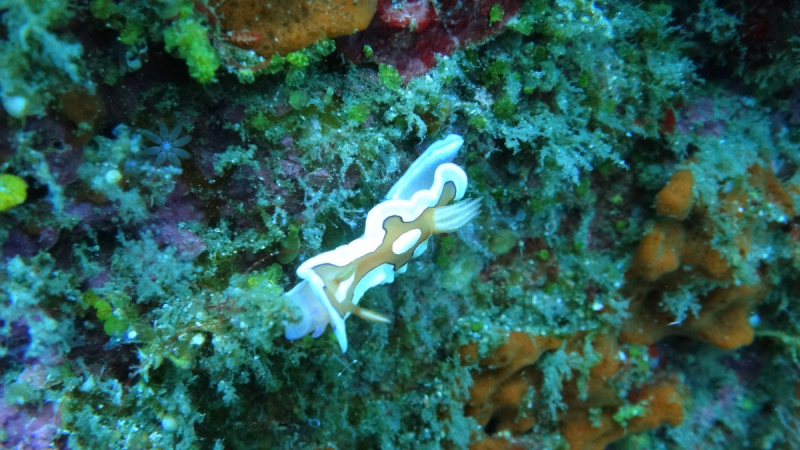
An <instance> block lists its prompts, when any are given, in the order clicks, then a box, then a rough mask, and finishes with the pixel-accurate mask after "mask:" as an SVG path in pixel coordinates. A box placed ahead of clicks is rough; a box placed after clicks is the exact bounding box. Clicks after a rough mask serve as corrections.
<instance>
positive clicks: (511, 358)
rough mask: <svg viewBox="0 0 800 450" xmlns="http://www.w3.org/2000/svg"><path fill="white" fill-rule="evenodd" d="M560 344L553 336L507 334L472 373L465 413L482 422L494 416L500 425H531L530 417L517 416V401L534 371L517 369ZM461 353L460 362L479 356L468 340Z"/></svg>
mask: <svg viewBox="0 0 800 450" xmlns="http://www.w3.org/2000/svg"><path fill="white" fill-rule="evenodd" d="M560 345H561V340H560V339H556V338H550V337H544V336H528V335H527V334H525V333H521V332H516V331H515V332H512V333H511V334H509V336H508V341H507V342H506V343H505V344H503V345H501V346H500V347H498V348H497V350H495V351H494V352H493V353H492V355H491V356H490V357H488V358H487V359H484V360H482V361H480V363H479V367H480V368H481V370H480V372H478V373H476V374H474V375H473V378H472V380H473V383H472V387H471V388H470V390H469V394H470V395H469V396H470V401H469V403H467V406H466V408H465V413H466V414H467V415H468V416H472V417H474V418H475V420H477V421H478V423H479V424H480V425H481V426H484V425H486V424H487V423H489V419H491V418H492V417H493V416H494V417H495V418H496V419H498V420H500V421H501V422H502V424H501V426H500V427H499V429H513V430H518V431H523V430H527V429H530V427H532V426H533V423H532V422H530V419H527V420H525V419H523V420H519V421H517V420H516V419H517V412H518V411H519V403H520V402H521V400H522V398H523V397H524V396H525V394H526V393H527V391H528V386H530V385H532V384H533V382H534V380H533V378H532V377H534V376H535V374H534V371H533V370H531V371H520V369H522V368H523V367H525V366H529V365H531V364H533V363H535V362H536V361H537V360H538V359H539V357H540V356H541V355H542V353H544V352H546V351H548V350H554V349H556V348H558V347H559V346H560ZM460 353H461V360H462V363H463V364H471V363H474V362H475V361H476V360H477V359H478V346H477V344H474V343H473V344H468V345H466V346H464V347H462V348H461V351H460ZM523 422H524V423H523Z"/></svg>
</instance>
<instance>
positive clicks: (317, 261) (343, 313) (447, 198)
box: [284, 134, 481, 353]
mask: <svg viewBox="0 0 800 450" xmlns="http://www.w3.org/2000/svg"><path fill="white" fill-rule="evenodd" d="M463 144H464V139H462V138H461V136H458V135H455V134H451V135H449V136H447V137H446V138H445V139H442V140H440V141H436V142H434V143H433V144H432V145H431V146H430V147H428V149H427V150H425V153H423V154H422V155H420V157H419V158H417V160H416V161H414V163H413V164H411V166H410V167H409V168H408V170H407V171H406V173H405V174H403V176H402V177H400V180H398V181H397V183H395V185H394V186H393V187H392V189H391V190H389V193H388V194H387V195H386V200H384V201H383V202H381V203H379V204H378V205H377V206H375V207H374V208H372V209H371V210H370V212H369V213H367V223H366V226H365V229H364V235H363V236H361V237H360V238H358V239H356V240H354V241H353V242H351V243H349V244H346V245H342V246H341V247H338V248H336V249H334V250H331V251H329V252H325V253H322V254H319V255H317V256H315V257H313V258H311V259H309V260H307V261H306V262H304V263H303V264H301V265H300V267H298V268H297V276H298V277H300V278H302V279H303V281H301V282H300V283H298V284H297V286H295V287H294V288H293V289H292V290H291V291H289V292H287V293H286V294H284V295H285V296H286V297H287V299H288V300H289V301H290V302H291V303H292V304H294V305H295V306H297V308H298V309H299V310H300V312H301V314H302V316H301V317H299V320H298V321H297V322H287V323H284V325H285V326H286V332H285V335H286V338H287V339H292V340H293V339H299V338H301V337H303V336H306V335H308V334H311V335H312V336H313V337H318V336H319V335H321V334H322V332H323V331H325V328H326V327H327V326H328V324H329V323H330V324H332V326H333V332H334V334H335V335H336V339H337V340H338V341H339V345H340V346H341V348H342V353H344V352H346V351H347V334H346V330H345V326H344V321H345V319H347V317H348V316H349V315H350V314H355V315H357V316H358V317H361V318H362V319H366V320H370V321H373V322H384V323H388V322H390V320H389V318H388V317H386V316H384V315H382V314H379V313H377V312H374V311H370V310H368V309H365V308H360V307H359V306H358V302H359V301H360V300H361V297H362V296H363V295H364V293H365V292H366V291H367V289H369V288H371V287H373V286H377V285H379V284H385V283H391V282H392V281H394V274H395V273H403V272H405V270H406V268H407V264H408V261H409V260H411V258H414V257H416V256H419V255H420V254H422V252H424V251H425V249H426V248H427V247H428V238H430V236H431V235H432V234H438V233H450V232H453V231H456V230H457V229H459V228H461V227H462V226H464V225H465V224H467V223H468V222H469V221H470V220H472V219H473V218H475V217H476V216H477V215H478V214H479V213H480V208H481V206H480V200H479V199H473V200H465V201H459V200H461V199H462V198H463V197H464V193H465V192H466V190H467V174H466V173H464V170H463V169H462V168H461V167H459V166H457V165H455V164H453V163H451V162H450V161H452V160H453V159H454V158H455V157H456V155H457V154H458V151H459V149H460V148H461V146H462V145H463ZM451 201H456V203H454V204H452V205H448V203H450V202H451Z"/></svg>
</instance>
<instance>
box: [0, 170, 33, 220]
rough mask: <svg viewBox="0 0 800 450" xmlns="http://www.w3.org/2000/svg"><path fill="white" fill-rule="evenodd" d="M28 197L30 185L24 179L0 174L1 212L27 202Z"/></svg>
mask: <svg viewBox="0 0 800 450" xmlns="http://www.w3.org/2000/svg"><path fill="white" fill-rule="evenodd" d="M27 196H28V183H26V182H25V180H23V179H22V178H20V177H18V176H16V175H11V174H8V173H3V174H0V212H2V211H8V210H9V209H11V208H13V207H15V206H17V205H19V204H21V203H23V202H25V198H26V197H27Z"/></svg>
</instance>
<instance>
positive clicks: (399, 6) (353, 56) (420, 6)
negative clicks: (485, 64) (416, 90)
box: [337, 0, 524, 81]
mask: <svg viewBox="0 0 800 450" xmlns="http://www.w3.org/2000/svg"><path fill="white" fill-rule="evenodd" d="M523 3H524V2H523V1H522V0H440V1H438V2H436V3H433V2H431V1H430V0H406V1H393V0H379V2H378V9H377V12H376V13H375V17H373V19H372V22H371V23H370V25H369V27H367V29H366V30H364V31H360V32H358V33H355V34H353V35H350V36H347V37H343V38H340V39H339V40H338V41H337V48H339V49H341V51H342V53H344V55H345V57H347V59H349V60H351V61H353V62H356V63H357V62H360V61H361V60H362V59H363V58H364V57H365V55H364V47H365V46H369V47H370V48H371V49H372V55H371V58H372V59H374V60H375V61H377V62H380V63H384V64H390V65H392V66H394V67H395V68H396V69H397V70H398V72H400V75H402V76H403V78H404V79H405V80H406V81H408V80H410V79H411V78H414V77H417V76H420V75H423V74H424V73H425V72H427V71H428V69H430V68H431V67H433V66H434V65H435V64H436V58H435V55H436V54H441V55H450V54H451V53H452V52H453V51H454V50H456V49H457V48H460V47H464V46H465V45H468V44H471V43H477V42H480V41H483V40H485V39H487V38H489V37H491V36H493V35H496V34H498V33H499V32H500V31H502V29H503V27H504V25H505V23H506V22H508V20H509V19H511V18H512V17H514V16H515V15H516V14H517V12H519V9H520V7H521V6H522V4H523ZM495 5H498V7H499V8H502V11H503V17H502V19H500V20H498V21H496V22H493V23H490V20H489V12H490V10H491V9H492V7H494V6H495Z"/></svg>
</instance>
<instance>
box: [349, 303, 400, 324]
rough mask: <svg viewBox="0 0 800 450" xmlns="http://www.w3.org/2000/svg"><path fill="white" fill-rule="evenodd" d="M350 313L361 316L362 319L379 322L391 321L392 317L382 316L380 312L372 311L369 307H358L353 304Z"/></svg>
mask: <svg viewBox="0 0 800 450" xmlns="http://www.w3.org/2000/svg"><path fill="white" fill-rule="evenodd" d="M350 312H351V313H353V314H355V315H357V316H358V317H361V318H362V319H364V320H369V321H370V322H380V323H391V322H392V319H390V318H388V317H386V316H384V315H383V314H381V313H378V312H375V311H372V310H371V309H367V308H360V307H358V306H356V305H353V306H352V308H351V311H350Z"/></svg>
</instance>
